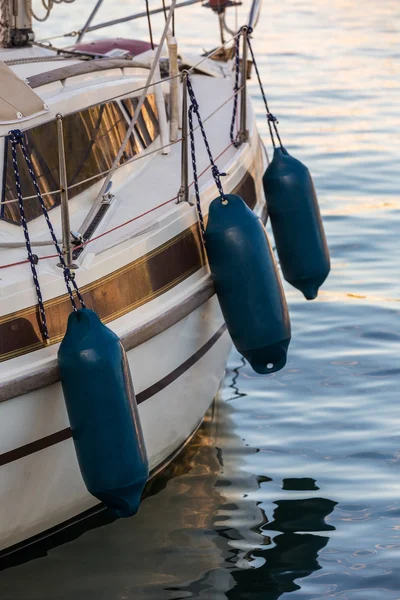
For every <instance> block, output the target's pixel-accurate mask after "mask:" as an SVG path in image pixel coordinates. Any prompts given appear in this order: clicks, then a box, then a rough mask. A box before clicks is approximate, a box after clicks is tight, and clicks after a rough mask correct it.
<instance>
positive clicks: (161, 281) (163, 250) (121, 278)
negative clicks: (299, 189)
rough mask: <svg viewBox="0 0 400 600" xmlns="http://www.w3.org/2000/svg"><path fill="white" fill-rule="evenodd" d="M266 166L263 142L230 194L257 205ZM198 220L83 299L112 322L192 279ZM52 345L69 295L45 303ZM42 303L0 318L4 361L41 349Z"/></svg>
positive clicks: (198, 253)
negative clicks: (262, 169)
mask: <svg viewBox="0 0 400 600" xmlns="http://www.w3.org/2000/svg"><path fill="white" fill-rule="evenodd" d="M260 165H261V167H262V155H261V144H260V145H259V149H258V153H257V158H256V160H255V161H254V163H253V165H252V167H251V169H250V170H249V171H248V172H247V173H246V174H245V176H244V177H243V179H242V180H241V181H240V183H239V184H238V185H237V186H236V187H235V189H234V190H232V192H231V193H235V194H238V195H240V196H241V197H242V198H243V199H244V200H245V202H246V203H247V204H248V205H249V206H250V208H254V206H255V204H256V202H257V192H256V186H255V179H254V176H256V177H257V178H258V177H259V171H260ZM205 262H206V259H205V256H204V251H203V247H202V243H201V238H200V232H199V227H198V224H197V223H196V224H195V225H193V226H192V227H189V228H188V229H186V230H185V231H183V232H182V233H180V234H179V235H177V236H175V237H174V238H172V239H170V240H168V242H166V243H165V244H163V245H162V246H159V247H158V248H156V249H155V250H153V251H152V252H150V253H148V254H146V255H145V256H142V257H141V258H139V259H137V260H135V261H133V262H131V263H129V264H128V265H125V266H124V267H122V268H121V269H118V270H117V271H114V272H112V273H110V274H109V275H107V276H105V277H103V278H101V279H98V280H96V281H94V282H92V283H90V284H89V285H86V286H83V287H82V288H81V292H82V295H83V297H84V300H85V303H86V305H87V306H88V307H89V308H92V309H93V310H95V311H96V312H97V314H98V315H99V317H100V318H101V319H102V321H103V322H104V323H108V322H110V321H113V320H114V319H117V318H118V317H121V316H123V315H125V314H127V313H128V312H130V311H132V310H134V309H135V308H138V307H139V306H142V305H143V304H146V303H147V302H149V301H151V300H153V299H154V298H156V297H158V296H160V295H161V294H163V293H164V292H166V291H168V290H170V289H172V288H173V287H174V286H176V285H177V284H179V283H180V282H181V281H184V280H185V279H186V278H188V277H190V276H191V275H192V274H193V273H195V272H196V271H198V270H199V269H200V268H201V267H202V266H204V265H205ZM45 310H46V320H47V326H48V330H49V334H50V343H51V344H54V343H57V342H59V341H61V339H62V337H63V335H64V333H65V329H66V323H67V319H68V316H69V314H70V312H71V305H70V301H69V298H68V296H67V295H63V296H59V297H57V298H53V299H51V300H49V301H47V302H45ZM44 346H45V344H44V343H43V341H42V336H41V330H40V320H39V310H38V306H37V305H36V306H31V307H28V308H26V309H23V310H20V311H17V312H15V313H11V314H8V315H5V316H3V317H0V361H4V360H8V359H10V358H15V357H16V356H20V355H22V354H27V353H28V352H33V351H34V350H38V349H40V348H43V347H44Z"/></svg>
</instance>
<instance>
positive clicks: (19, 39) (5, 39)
mask: <svg viewBox="0 0 400 600" xmlns="http://www.w3.org/2000/svg"><path fill="white" fill-rule="evenodd" d="M0 17H1V20H0V27H1V29H0V44H1V46H2V47H3V48H12V47H21V46H29V45H30V44H32V42H33V41H34V39H35V34H34V33H33V30H32V0H0Z"/></svg>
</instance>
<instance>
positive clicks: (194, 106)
mask: <svg viewBox="0 0 400 600" xmlns="http://www.w3.org/2000/svg"><path fill="white" fill-rule="evenodd" d="M186 78H187V91H188V94H189V99H190V107H189V111H188V116H189V136H190V151H191V157H192V167H193V183H194V191H195V196H196V208H197V214H198V217H199V223H200V229H201V235H202V238H203V243H204V245H205V227H204V218H203V212H202V209H201V202H200V191H199V178H198V175H197V161H196V147H195V141H194V125H193V114H195V115H196V117H197V121H198V123H199V127H200V131H201V135H202V137H203V141H204V145H205V147H206V150H207V154H208V159H209V161H210V165H211V173H212V176H213V178H214V181H215V185H216V186H217V188H218V191H219V195H220V196H221V198H222V202H223V203H224V204H227V203H228V200H227V198H226V196H225V194H224V190H223V188H222V183H221V177H224V176H225V175H226V173H221V172H220V171H219V169H218V167H217V165H216V164H215V162H214V158H213V155H212V152H211V148H210V144H209V143H208V139H207V134H206V132H205V129H204V125H203V121H202V120H201V116H200V111H199V105H198V103H197V100H196V96H195V93H194V90H193V86H192V82H191V81H190V78H189V75H188V74H187V72H186Z"/></svg>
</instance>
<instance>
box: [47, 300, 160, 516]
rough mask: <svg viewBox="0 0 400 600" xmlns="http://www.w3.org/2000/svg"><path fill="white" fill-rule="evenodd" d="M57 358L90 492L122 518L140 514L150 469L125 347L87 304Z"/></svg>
mask: <svg viewBox="0 0 400 600" xmlns="http://www.w3.org/2000/svg"><path fill="white" fill-rule="evenodd" d="M58 362H59V369H60V376H61V383H62V387H63V392H64V397H65V401H66V405H67V411H68V416H69V421H70V424H71V429H72V434H73V440H74V444H75V449H76V454H77V457H78V462H79V466H80V470H81V473H82V477H83V480H84V482H85V484H86V487H87V489H88V491H89V492H90V493H91V494H92V495H93V496H95V497H96V498H98V499H99V500H100V501H101V502H104V504H105V505H106V506H107V507H108V508H109V509H110V510H111V511H112V512H113V513H114V514H115V515H116V516H118V517H128V516H131V515H133V514H135V513H136V512H137V509H138V507H139V503H140V497H141V494H142V491H143V488H144V485H145V483H146V481H147V479H148V475H149V468H148V461H147V455H146V450H145V444H144V439H143V433H142V429H141V424H140V417H139V413H138V409H137V405H136V399H135V394H134V390H133V385H132V379H131V375H130V370H129V365H128V361H127V357H126V354H125V350H124V348H123V347H122V344H121V341H120V339H119V338H118V336H117V335H115V333H113V332H112V331H111V330H110V329H109V328H108V327H106V326H105V325H103V323H102V322H101V320H100V319H99V317H98V316H97V315H96V313H95V312H93V311H92V310H89V309H87V308H83V309H81V310H79V311H75V312H72V313H71V315H70V316H69V319H68V326H67V332H66V334H65V337H64V339H63V341H62V343H61V345H60V349H59V351H58Z"/></svg>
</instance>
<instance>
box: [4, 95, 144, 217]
mask: <svg viewBox="0 0 400 600" xmlns="http://www.w3.org/2000/svg"><path fill="white" fill-rule="evenodd" d="M146 102H147V101H146ZM147 106H148V107H150V108H151V101H149V102H148V103H147ZM147 106H146V109H145V108H144V107H143V116H141V120H142V121H143V123H148V122H149V121H151V117H150V116H149V114H150V108H147ZM151 111H153V109H151ZM151 114H152V115H154V114H155V113H154V112H152V113H151ZM151 122H152V121H151ZM128 126H129V125H128V123H127V120H126V117H125V115H124V114H123V111H122V109H121V108H120V106H119V104H118V103H117V102H108V103H105V104H99V105H97V106H94V107H92V108H88V109H86V110H82V111H80V112H77V113H74V114H71V115H67V116H65V117H64V143H65V155H66V166H67V180H68V188H69V190H68V194H69V198H70V199H71V198H73V197H74V196H76V195H77V194H80V193H81V192H83V191H84V190H86V189H87V188H89V187H90V186H92V185H93V184H94V183H96V182H97V181H99V180H100V179H102V178H103V177H104V174H103V173H104V171H107V170H108V169H110V168H111V166H112V164H113V162H114V159H115V157H116V155H117V153H118V150H119V148H120V146H121V143H122V141H123V139H124V137H125V135H126V132H127V129H128ZM148 130H149V131H151V132H153V131H154V126H153V129H151V127H150V126H149V127H148ZM149 135H151V134H149ZM24 137H25V143H26V145H27V147H28V148H29V152H30V155H31V159H32V163H33V166H34V169H35V173H36V175H37V179H38V183H39V187H40V190H41V192H42V193H47V192H52V191H54V190H57V189H59V186H60V183H59V169H58V141H57V126H56V122H55V121H51V122H49V123H44V124H43V125H39V126H38V127H34V128H33V129H30V130H28V131H27V132H25V134H24ZM138 152H140V147H139V145H138V142H137V141H136V139H135V137H134V136H133V135H132V136H131V139H130V141H129V142H128V144H127V146H126V148H125V151H124V154H123V155H122V157H121V160H120V163H119V164H123V163H125V162H126V161H127V160H129V159H130V158H132V157H133V156H134V155H135V154H137V153H138ZM17 153H18V165H19V171H20V177H21V188H22V195H23V196H24V197H26V196H34V194H35V190H34V188H33V185H32V181H31V179H30V176H29V172H28V169H27V168H26V164H25V161H24V159H23V156H22V152H21V149H20V148H19V147H18V149H17ZM4 173H5V181H4V184H3V188H4V191H3V200H12V199H14V198H16V197H17V190H16V187H15V177H14V171H13V168H12V154H11V142H10V141H9V140H8V139H7V138H6V148H5V168H4ZM87 179H90V180H89V181H87ZM71 186H72V187H71ZM43 199H44V202H45V205H46V207H47V209H48V210H50V209H52V208H54V207H55V206H58V205H59V204H60V194H54V193H52V194H49V195H45V196H44V197H43ZM24 207H25V214H26V218H27V220H28V221H31V220H32V219H35V218H36V217H38V216H40V215H41V214H42V212H41V207H40V204H39V201H38V200H37V198H36V197H35V198H32V199H28V200H25V201H24ZM1 218H2V219H4V220H5V221H9V222H11V223H15V224H17V225H20V213H19V208H18V203H17V202H13V203H10V204H3V205H2V206H1Z"/></svg>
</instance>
